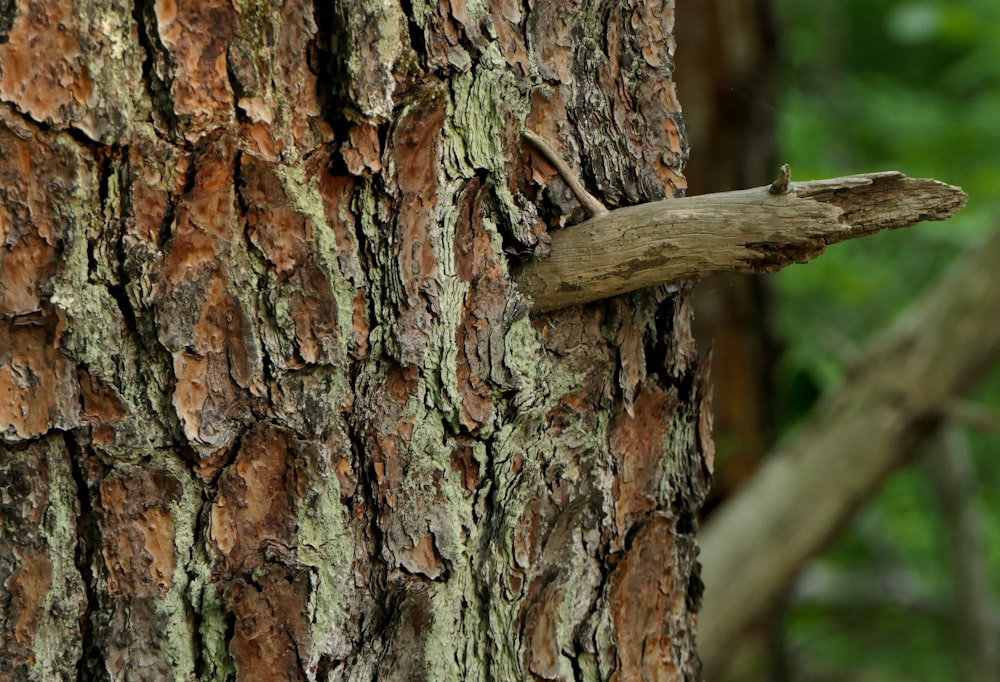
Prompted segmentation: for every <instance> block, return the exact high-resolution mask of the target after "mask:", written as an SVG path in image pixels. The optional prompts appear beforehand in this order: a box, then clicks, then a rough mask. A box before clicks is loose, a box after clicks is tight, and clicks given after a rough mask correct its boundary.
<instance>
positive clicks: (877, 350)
mask: <svg viewBox="0 0 1000 682" xmlns="http://www.w3.org/2000/svg"><path fill="white" fill-rule="evenodd" d="M998 270H1000V231H998V232H997V233H996V234H994V235H993V236H992V237H991V238H990V239H988V240H987V241H986V243H984V244H982V245H981V246H979V248H976V249H974V250H973V251H972V252H971V253H970V254H969V255H967V256H965V257H964V258H962V259H960V260H959V261H958V262H957V263H956V264H955V265H954V266H953V268H952V270H951V271H950V272H949V273H948V275H947V276H945V277H944V278H942V280H941V281H940V282H939V283H938V284H937V286H936V287H935V288H934V290H933V291H931V292H930V293H929V294H928V295H927V296H925V297H924V298H923V299H922V300H921V301H919V302H918V303H917V304H916V305H915V306H914V307H913V308H912V309H910V311H909V312H908V313H907V314H906V315H904V316H902V317H901V318H900V319H899V320H898V321H897V323H896V324H895V325H893V326H892V327H891V328H890V329H888V330H887V331H885V332H884V333H882V334H881V335H880V336H878V337H877V338H876V339H875V340H874V342H873V343H872V345H871V346H870V347H869V350H868V352H867V354H866V355H865V358H864V360H863V361H862V362H861V363H859V365H858V366H857V367H856V368H855V370H854V371H853V372H852V373H851V376H850V378H849V379H848V380H847V381H846V382H845V383H844V385H843V386H842V387H841V388H840V389H838V390H837V391H836V392H834V393H833V394H831V395H829V396H827V397H826V398H824V400H823V402H822V403H821V404H820V405H819V406H818V407H817V408H816V409H815V410H814V411H813V413H812V414H811V416H810V418H809V419H808V420H807V421H806V422H805V423H804V424H803V425H802V426H801V427H799V428H798V429H797V430H796V432H795V433H794V434H793V435H792V437H791V438H790V439H788V440H787V441H786V442H784V443H783V444H782V445H781V446H780V447H779V448H778V449H777V451H776V452H775V453H774V454H772V455H770V456H769V457H768V458H767V459H766V460H765V462H764V464H763V466H762V467H761V469H760V470H759V471H758V472H757V473H756V474H755V475H754V477H753V478H752V479H751V480H750V481H749V482H748V483H747V484H746V485H744V486H743V487H742V488H741V489H740V490H739V491H738V492H737V493H736V495H734V496H733V497H731V498H730V499H729V500H728V501H727V502H726V504H725V505H723V506H722V507H721V508H720V509H719V510H718V511H717V512H716V513H715V515H714V516H713V517H712V518H711V519H710V520H709V523H708V524H707V525H706V526H705V528H704V529H703V530H702V532H701V533H700V534H699V540H700V543H701V548H702V553H701V560H702V565H703V567H704V569H703V572H702V579H703V581H704V583H705V597H704V601H703V604H702V610H701V613H700V614H699V616H698V629H699V651H700V653H701V656H702V660H703V661H704V662H705V664H706V666H707V667H708V668H711V667H712V666H713V665H717V664H718V663H719V661H722V660H724V659H725V657H726V656H727V655H728V653H729V652H728V647H729V646H730V644H731V643H732V642H733V640H734V638H735V637H736V636H737V635H738V634H739V633H740V631H741V630H742V629H743V628H744V627H746V625H747V624H748V623H749V622H750V621H751V620H752V619H753V618H754V617H755V616H757V615H759V614H760V612H761V611H762V609H764V608H765V607H766V605H767V604H768V603H770V602H771V601H772V600H773V599H774V598H775V597H776V596H778V595H779V594H780V593H781V592H782V591H783V590H784V589H785V588H786V586H787V585H788V584H789V583H790V581H791V580H792V579H793V578H794V576H795V575H796V573H797V572H798V570H799V568H800V567H801V566H802V564H803V562H804V561H805V560H806V559H807V558H809V557H810V556H813V555H815V554H816V553H817V552H819V551H820V550H821V549H822V548H823V547H825V546H826V544H827V543H828V542H829V541H830V540H831V539H832V538H833V537H835V533H836V531H837V530H838V529H839V528H840V527H841V526H842V525H843V524H844V523H846V522H847V520H848V519H849V518H850V516H851V514H852V513H853V512H854V510H855V509H856V508H857V507H858V505H860V504H861V503H862V502H863V501H864V500H866V499H867V498H868V497H869V496H870V495H871V493H872V491H873V490H874V489H875V488H876V487H877V486H878V485H879V484H880V483H881V482H882V480H884V478H885V477H886V476H887V475H888V474H889V472H891V471H892V470H893V469H895V468H896V467H897V466H899V464H900V463H901V462H902V461H904V460H905V458H906V457H907V456H908V455H909V454H911V453H912V451H913V450H914V447H915V446H916V445H917V444H918V443H920V442H921V440H922V439H923V437H925V436H926V435H927V434H928V433H930V432H932V431H933V429H934V428H935V426H936V424H937V422H939V421H940V419H941V418H942V417H943V416H944V415H946V414H947V411H948V409H949V406H950V405H952V404H953V403H954V400H955V398H956V397H957V396H960V395H962V394H964V393H966V392H967V391H968V390H969V389H971V388H972V387H973V385H974V384H975V382H976V380H977V379H981V378H983V375H984V370H985V369H986V368H987V367H989V366H990V365H991V364H992V363H993V362H994V361H995V359H996V357H997V355H998V353H1000V325H997V324H996V311H997V310H1000V284H998V283H997V279H996V273H997V271H998Z"/></svg>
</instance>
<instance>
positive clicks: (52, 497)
mask: <svg viewBox="0 0 1000 682" xmlns="http://www.w3.org/2000/svg"><path fill="white" fill-rule="evenodd" d="M2 449H3V446H2V445H0V451H2ZM4 454H6V453H4ZM43 456H44V458H45V465H44V466H45V468H46V469H47V472H48V476H49V487H48V491H47V492H48V498H49V505H48V508H47V509H46V510H45V514H44V517H43V522H42V533H43V535H44V539H45V543H46V544H47V550H48V551H47V557H48V560H49V562H50V565H51V571H52V574H51V575H52V577H51V580H50V583H49V585H50V586H49V590H48V592H47V594H46V595H45V599H44V601H43V602H42V604H41V609H40V611H41V620H40V622H39V623H38V629H37V631H36V633H35V638H34V642H33V653H32V661H31V664H30V678H29V679H31V680H37V681H38V682H47V681H48V680H54V679H63V678H67V679H68V677H69V675H71V674H73V673H74V672H75V670H76V662H77V661H78V660H79V659H80V656H81V654H82V653H83V642H82V638H81V632H80V618H81V617H82V616H83V611H84V606H85V604H84V601H85V597H84V585H83V578H82V576H81V575H80V571H79V570H78V569H77V566H76V560H75V555H76V551H77V543H78V539H77V535H76V529H77V518H78V516H79V514H80V508H79V501H78V495H79V494H80V491H79V490H78V489H77V486H76V483H75V482H74V480H73V476H72V473H71V472H72V466H71V464H70V462H69V457H70V455H69V453H68V452H67V450H66V447H65V444H64V442H63V439H62V437H61V436H59V435H53V436H48V437H46V439H45V445H44V454H43Z"/></svg>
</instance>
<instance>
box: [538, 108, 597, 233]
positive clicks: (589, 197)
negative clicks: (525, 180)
mask: <svg viewBox="0 0 1000 682" xmlns="http://www.w3.org/2000/svg"><path fill="white" fill-rule="evenodd" d="M523 135H524V139H526V140H527V141H528V142H530V143H531V144H532V145H534V147H535V149H537V150H538V151H540V152H541V153H542V156H544V157H545V160H546V161H548V162H549V163H551V164H552V166H553V167H554V168H555V169H556V170H557V171H558V172H559V176H560V177H562V179H563V181H564V182H565V183H566V184H567V185H569V188H570V189H571V190H572V191H573V194H574V195H575V196H576V200H577V201H579V202H580V204H582V205H583V207H584V208H585V209H586V210H587V212H588V213H589V214H590V217H591V218H594V217H596V216H599V215H604V214H605V213H607V212H608V209H607V208H606V207H605V206H604V204H602V203H601V202H600V201H599V200H598V199H597V197H595V196H594V195H593V194H591V193H590V192H588V191H587V189H586V188H585V187H584V186H583V183H582V182H580V178H579V176H577V174H576V173H575V172H574V171H573V169H572V168H570V167H569V164H568V163H566V162H565V161H564V160H563V158H562V157H561V156H559V154H558V153H557V152H556V150H554V149H553V148H552V147H550V146H549V143H548V142H546V141H545V138H544V137H542V136H541V135H539V134H538V133H535V132H532V131H530V130H528V129H527V128H525V129H524V133H523Z"/></svg>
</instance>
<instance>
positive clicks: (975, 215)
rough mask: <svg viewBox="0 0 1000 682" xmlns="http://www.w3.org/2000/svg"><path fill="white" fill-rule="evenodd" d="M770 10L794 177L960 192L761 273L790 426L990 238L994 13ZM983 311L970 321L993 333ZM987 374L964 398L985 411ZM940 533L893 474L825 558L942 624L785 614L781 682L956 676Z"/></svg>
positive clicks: (926, 508)
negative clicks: (903, 221) (882, 332)
mask: <svg viewBox="0 0 1000 682" xmlns="http://www.w3.org/2000/svg"><path fill="white" fill-rule="evenodd" d="M777 5H778V10H779V17H780V22H781V29H780V32H779V34H780V36H781V39H782V43H783V44H782V53H783V59H784V65H783V66H784V73H785V78H786V80H785V83H784V89H785V94H784V97H783V100H782V103H781V105H780V106H779V108H778V119H779V135H780V141H781V142H780V144H781V148H782V160H783V161H787V162H788V163H789V164H790V165H791V168H792V177H793V180H795V179H799V180H805V179H811V178H824V177H835V176H839V175H848V174H850V173H854V172H869V171H877V170H899V171H902V172H904V173H906V174H907V175H910V176H914V177H933V178H937V179H939V180H942V181H945V182H948V183H951V184H956V185H960V186H962V187H963V188H964V189H965V191H966V192H967V193H968V194H969V197H970V199H969V203H968V205H967V207H966V208H965V210H964V211H962V212H961V213H960V214H959V215H958V216H957V217H955V218H953V219H952V220H950V221H948V222H945V223H931V224H925V225H921V226H917V227H915V228H909V229H906V230H901V231H898V232H889V233H882V234H879V235H876V236H874V237H869V238H866V239H863V240H856V241H849V242H846V243H843V244H840V245H837V246H835V247H832V248H831V249H830V250H829V252H828V254H826V255H825V256H824V257H822V258H820V259H818V260H816V261H813V262H812V263H810V264H809V265H808V266H794V267H791V268H788V269H787V270H785V271H783V272H782V273H781V274H779V275H777V276H776V277H775V278H774V282H775V283H776V289H777V292H778V296H779V305H778V310H779V315H778V320H777V323H778V325H779V332H780V335H781V336H782V337H783V338H784V339H785V341H786V343H787V344H788V345H787V352H786V354H785V357H784V360H783V364H782V367H781V374H780V379H779V384H780V386H781V387H782V395H783V404H782V407H783V414H784V418H785V420H786V423H791V422H793V421H795V419H796V418H797V417H799V416H801V415H802V414H804V413H805V412H806V411H808V409H809V407H810V403H811V401H812V399H813V398H814V396H816V395H817V394H818V393H820V392H822V391H825V390H828V389H830V388H832V387H834V386H836V385H837V384H838V383H839V382H840V381H841V379H842V378H843V375H844V372H845V371H846V369H847V368H848V367H849V366H850V364H851V361H852V359H853V358H854V357H855V355H856V353H857V352H858V351H859V350H860V349H862V348H863V347H864V344H865V342H866V341H867V340H868V338H869V337H870V336H871V335H872V334H874V333H876V332H877V331H878V330H879V329H881V328H883V327H885V326H886V325H887V324H888V323H889V322H890V321H891V320H892V319H893V318H894V317H895V316H896V315H897V314H899V313H900V312H901V311H902V310H903V309H904V308H905V307H906V306H907V305H908V304H910V303H912V302H913V301H915V300H916V299H917V298H919V296H920V294H921V292H923V291H924V290H925V289H926V288H927V286H928V285H929V284H930V283H931V282H933V281H934V279H935V278H936V277H937V276H938V275H939V274H941V272H942V271H943V270H944V269H945V268H946V267H947V266H948V265H949V264H950V263H951V262H952V260H953V259H954V258H955V256H956V255H957V254H959V253H961V251H962V250H963V249H965V248H968V247H970V246H973V245H974V244H975V243H976V242H977V241H979V240H980V239H981V238H982V237H983V236H984V235H985V234H986V233H987V232H989V231H991V230H994V229H1000V2H997V0H951V1H946V0H910V1H891V0H814V1H813V2H800V1H796V0H777ZM997 312H998V315H997V320H992V321H984V323H995V324H1000V311H997ZM993 374H994V375H993V376H991V377H990V378H989V379H988V381H987V382H986V383H987V385H986V386H984V387H983V388H982V389H981V391H980V393H979V395H978V396H977V399H979V400H983V401H987V402H988V403H990V404H991V405H993V406H994V408H1000V377H998V375H1000V373H998V372H994V373H993ZM972 445H973V451H974V455H975V461H976V466H977V468H978V473H979V476H980V481H981V483H982V486H983V488H982V491H983V493H985V492H987V491H989V490H997V489H998V486H1000V462H998V461H997V458H996V457H995V454H996V453H997V452H1000V438H998V437H997V435H996V434H995V433H994V434H992V435H990V434H973V439H972ZM980 502H981V503H982V504H983V505H984V508H985V510H986V513H987V516H988V524H987V528H986V532H987V542H988V543H989V544H988V546H989V548H990V557H989V558H990V561H991V564H992V567H993V569H994V571H993V575H994V576H1000V496H998V495H987V494H981V495H980ZM872 527H875V528H876V529H877V530H874V531H873V530H872ZM945 535H946V530H945V528H944V527H943V525H942V521H941V518H940V515H939V511H938V507H937V501H936V499H935V497H934V495H933V493H932V491H931V488H930V485H929V482H928V480H927V474H926V470H925V469H923V468H921V467H919V466H918V467H913V468H911V469H909V470H907V471H905V472H901V473H900V474H897V475H896V476H895V477H894V478H893V480H892V481H890V483H889V484H888V485H887V486H886V488H885V490H884V491H883V492H882V494H881V495H880V496H879V498H878V499H877V500H876V501H875V502H874V503H873V504H872V505H871V507H870V508H869V509H868V510H866V511H865V512H864V514H863V515H862V517H861V519H860V520H859V523H858V524H856V527H855V529H854V530H852V531H851V532H850V533H848V534H847V535H846V536H845V538H844V539H843V540H842V541H841V542H840V543H839V544H838V546H837V547H836V548H834V549H833V550H832V551H831V552H830V553H829V555H828V556H827V557H826V558H827V559H829V560H831V561H834V562H835V563H836V564H837V565H841V566H844V567H848V568H850V569H851V570H859V571H868V572H876V571H880V570H881V571H884V570H892V569H893V568H899V567H903V568H905V569H906V571H909V572H912V573H913V574H914V575H916V576H917V577H918V578H919V580H920V582H921V584H922V585H923V586H924V587H926V589H927V591H928V595H929V597H930V598H931V599H932V601H933V602H934V603H935V604H936V605H942V604H943V605H944V606H945V610H944V615H942V611H940V610H934V611H926V612H924V611H920V610H909V611H907V610H900V609H899V608H893V609H886V608H882V609H879V608H860V609H858V610H854V611H851V612H848V613H845V612H843V611H840V612H831V611H829V610H826V609H817V608H800V609H796V610H794V611H793V612H792V613H791V614H790V615H789V619H788V622H789V624H790V628H789V645H790V647H791V650H792V655H793V659H794V660H795V661H796V666H795V668H796V670H798V671H799V672H800V676H797V677H796V678H795V679H854V680H952V679H960V673H959V668H958V656H957V654H956V646H957V645H956V642H955V632H954V623H953V622H950V619H951V617H952V616H953V615H954V614H953V612H951V611H950V610H949V609H950V604H951V598H952V590H953V584H952V578H951V574H950V567H949V562H948V552H949V551H950V545H949V542H948V539H947V537H944V536H945ZM995 582H996V583H997V584H995V585H994V587H995V588H996V589H1000V580H997V581H995ZM998 679H1000V671H998Z"/></svg>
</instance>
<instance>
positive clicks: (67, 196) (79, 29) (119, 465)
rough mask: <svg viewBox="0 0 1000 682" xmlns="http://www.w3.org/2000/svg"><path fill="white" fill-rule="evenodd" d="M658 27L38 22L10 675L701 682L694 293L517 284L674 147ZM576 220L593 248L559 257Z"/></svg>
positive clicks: (2, 336) (109, 10) (25, 205)
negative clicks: (580, 191) (519, 263)
mask: <svg viewBox="0 0 1000 682" xmlns="http://www.w3.org/2000/svg"><path fill="white" fill-rule="evenodd" d="M672 29H673V3H672V2H645V1H642V0H626V1H625V2H611V1H610V0H607V1H603V2H600V1H595V2H587V3H583V2H580V3H573V2H570V3H567V2H563V1H558V2H557V1H538V2H535V3H532V4H531V7H530V9H529V7H528V6H527V5H524V4H521V3H512V2H502V1H500V0H490V1H487V2H484V3H480V4H478V5H472V4H470V5H468V6H466V5H465V3H459V2H451V3H447V2H445V3H438V4H434V3H423V2H413V3H410V2H405V3H404V2H400V3H397V2H394V1H393V0H389V1H388V2H382V3H359V2H353V1H350V0H341V1H339V2H333V3H332V4H330V5H327V4H324V3H317V4H316V5H313V4H312V3H301V2H294V1H289V2H286V3H284V4H283V5H281V6H278V5H272V4H269V3H262V2H255V1H254V0H237V2H235V3H211V2H210V3H189V4H173V3H167V2H155V3H151V2H144V3H139V4H138V5H137V6H136V7H135V8H134V11H133V7H132V6H131V5H129V4H125V3H120V2H116V1H115V0H103V1H100V2H99V1H97V0H94V1H88V0H76V1H72V0H63V1H62V2H57V3H44V4H42V3H33V4H30V5H29V4H28V3H18V4H17V6H16V7H14V8H13V9H12V10H11V12H10V13H9V14H6V15H5V16H4V18H3V20H2V21H0V32H2V38H3V40H2V44H0V100H2V101H3V104H2V105H0V199H2V204H0V243H2V245H3V246H2V248H0V312H2V314H3V321H2V324H0V429H2V432H3V436H4V439H3V443H2V444H0V500H2V504H3V507H2V509H3V517H2V529H0V533H2V541H0V631H2V634H0V651H2V653H0V661H2V663H0V666H3V667H2V668H0V674H2V675H3V676H4V677H5V678H6V679H18V680H20V679H33V680H52V679H72V678H78V679H114V680H133V679H134V680H140V679H141V680H151V679H191V678H196V679H201V680H222V679H240V680H282V679H290V680H297V679H310V680H311V679H352V680H361V679H379V680H392V679H405V680H419V679H429V680H446V679H462V680H476V679H482V680H486V679H503V680H508V679H528V678H533V679H537V678H541V679H570V678H573V679H619V680H631V679H639V678H640V677H641V678H642V679H697V678H698V677H699V668H700V666H699V663H698V660H697V656H696V655H695V652H694V613H695V611H696V610H697V608H698V604H699V601H700V584H701V583H700V580H699V578H698V569H697V563H696V553H697V550H696V545H695V539H694V531H695V526H696V522H695V514H696V512H697V510H698V508H699V506H700V504H701V502H702V500H703V498H704V495H705V491H706V488H707V481H708V476H709V471H710V469H711V463H712V445H711V436H710V431H711V427H710V417H709V411H708V407H707V405H706V402H707V391H706V377H705V374H706V372H705V371H704V369H703V368H701V367H699V363H698V361H697V355H696V353H695V349H694V344H693V341H692V336H691V331H690V314H689V307H688V303H687V298H686V296H685V293H684V292H683V291H678V290H674V289H671V290H666V289H662V288H661V289H656V290H647V291H642V292H638V293H635V294H631V295H628V296H623V297H620V298H618V299H614V300H610V301H606V302H599V303H596V304H593V305H589V306H586V307H582V308H573V309H569V310H565V311H562V312H556V313H552V314H546V315H537V316H529V315H528V314H527V313H528V311H529V309H530V301H528V300H526V299H525V297H524V296H523V295H522V294H521V293H520V292H519V291H518V290H517V288H516V286H514V285H513V284H512V283H511V278H510V275H509V265H510V264H511V261H512V260H516V259H517V258H519V257H522V256H525V255H527V254H543V253H544V252H545V249H546V244H547V230H548V229H549V228H550V227H562V226H563V225H565V224H570V223H572V222H573V221H574V219H575V218H574V213H575V212H576V210H577V207H576V205H575V201H574V200H573V199H572V195H571V194H569V193H568V191H566V190H565V187H564V185H563V184H562V182H561V181H560V180H559V179H558V178H557V177H554V171H553V169H552V168H551V167H550V166H549V165H548V164H547V163H546V162H545V161H544V160H542V159H541V157H538V156H536V155H535V154H534V153H533V152H531V151H529V150H527V149H526V148H525V147H524V146H523V145H522V143H521V139H520V130H521V129H522V127H523V126H524V125H525V124H527V126H528V127H530V128H532V129H533V130H535V131H537V132H539V133H540V134H542V135H543V136H545V137H546V138H547V139H548V140H549V141H550V142H551V143H552V144H553V146H555V147H556V148H557V149H559V150H560V152H561V153H562V154H563V155H564V156H565V157H566V158H567V159H568V160H569V161H570V163H571V164H572V165H574V166H575V167H577V168H581V169H582V175H583V177H584V181H585V184H587V186H588V187H589V188H590V189H591V191H593V192H595V193H596V194H597V195H598V196H600V197H601V198H602V199H603V200H604V201H605V203H607V204H609V205H611V206H619V205H626V204H634V203H639V202H644V201H650V200H653V199H659V198H663V197H665V196H673V195H675V194H676V193H677V192H679V191H681V190H682V189H683V187H684V181H683V178H682V177H681V176H680V172H681V168H682V165H683V162H684V160H685V155H686V143H685V135H684V131H683V125H682V123H681V119H680V107H679V106H678V103H677V101H676V98H675V95H674V88H673V82H672V80H671V73H672V69H673V38H672ZM565 229H572V228H571V227H570V228H565Z"/></svg>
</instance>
